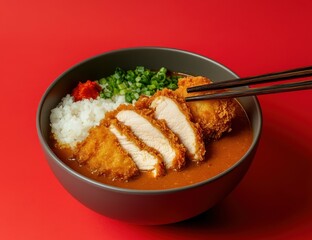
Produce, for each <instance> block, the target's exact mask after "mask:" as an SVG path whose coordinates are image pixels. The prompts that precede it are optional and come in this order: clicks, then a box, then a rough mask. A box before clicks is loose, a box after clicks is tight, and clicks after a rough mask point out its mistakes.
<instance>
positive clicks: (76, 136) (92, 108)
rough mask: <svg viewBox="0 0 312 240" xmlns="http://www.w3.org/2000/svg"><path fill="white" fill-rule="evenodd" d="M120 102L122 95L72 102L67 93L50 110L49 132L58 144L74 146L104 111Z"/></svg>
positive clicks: (123, 101)
mask: <svg viewBox="0 0 312 240" xmlns="http://www.w3.org/2000/svg"><path fill="white" fill-rule="evenodd" d="M122 103H125V97H124V96H115V97H113V100H110V99H103V98H100V97H98V98H97V99H84V100H82V101H77V102H74V99H73V97H72V96H70V95H69V94H67V95H66V96H65V97H64V98H63V99H62V101H61V102H60V103H59V104H58V106H57V107H56V108H54V109H52V110H51V115H50V122H51V132H52V134H53V135H54V137H55V139H56V140H57V142H58V143H59V144H61V145H66V146H69V147H71V148H74V147H75V146H76V144H77V143H78V142H80V141H83V140H84V139H85V138H86V137H87V136H88V131H89V129H90V128H91V127H93V126H97V125H98V124H99V123H100V121H101V120H102V119H103V118H104V115H105V113H106V112H108V111H111V110H114V109H116V108H117V107H118V106H119V105H120V104H122Z"/></svg>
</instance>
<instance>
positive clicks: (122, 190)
mask: <svg viewBox="0 0 312 240" xmlns="http://www.w3.org/2000/svg"><path fill="white" fill-rule="evenodd" d="M137 50H147V51H149V50H157V51H159V50H161V51H169V52H179V53H182V54H187V55H192V56H194V57H197V58H202V59H203V60H205V61H208V62H211V63H213V64H215V65H217V66H218V67H220V68H222V69H224V70H225V71H227V72H230V73H231V74H232V75H234V76H235V78H239V77H238V75H237V74H236V73H235V72H233V71H232V70H230V69H229V68H227V67H225V66H224V65H222V64H221V63H219V62H217V61H215V60H213V59H211V58H208V57H206V56H204V55H201V54H198V53H194V52H190V51H187V50H182V49H178V48H169V47H153V46H144V47H129V48H121V49H117V50H110V51H107V52H103V53H100V54H96V55H94V56H91V57H88V58H86V59H84V60H82V61H80V62H78V63H76V64H74V65H72V66H71V67H70V68H68V69H67V70H65V71H63V73H61V74H60V75H59V76H58V77H56V78H55V79H54V80H53V82H52V83H50V85H49V86H48V88H47V89H46V90H45V91H44V93H43V95H42V97H41V99H40V102H39V104H38V107H37V112H36V130H37V134H38V138H39V141H40V144H41V146H42V147H43V148H44V150H45V151H46V154H49V156H50V157H51V158H52V159H53V161H54V162H55V163H57V164H58V165H59V167H61V168H63V169H64V170H65V171H66V172H67V173H69V174H71V175H72V176H73V177H75V178H78V179H79V180H81V181H84V182H85V183H88V184H90V185H93V186H95V187H98V188H102V189H106V190H109V191H114V192H119V193H126V194H138V195H146V194H147V195H153V194H168V193H174V192H180V191H185V190H187V189H192V188H197V187H200V186H203V185H205V184H208V183H211V182H214V181H216V180H218V179H219V178H221V177H222V176H224V175H226V174H228V173H229V172H231V171H232V170H234V169H235V168H236V167H238V166H239V165H240V164H242V162H244V161H245V159H246V158H247V156H248V155H249V154H250V153H251V152H252V151H253V149H254V148H256V147H257V145H258V143H259V140H260V137H261V132H262V124H263V116H262V110H261V107H260V103H259V100H258V98H257V97H256V96H251V97H248V98H250V99H252V100H253V102H254V105H255V108H256V109H255V111H256V112H257V113H258V115H259V123H258V125H259V127H258V129H256V130H257V131H256V132H255V133H254V134H253V135H254V136H253V140H252V143H251V145H250V147H249V149H248V150H247V151H246V153H245V154H244V155H243V156H242V157H241V158H240V159H239V160H238V161H237V162H236V163H235V164H233V165H232V166H231V167H229V168H228V169H226V170H225V171H223V172H221V173H219V174H217V175H215V176H214V177H211V178H208V179H206V180H204V181H201V182H197V183H194V184H190V185H186V186H182V187H177V188H169V189H160V190H148V189H146V190H145V189H144V190H141V189H128V188H121V187H116V186H112V185H109V184H105V183H101V182H98V181H96V180H93V179H90V178H88V177H86V176H84V175H82V174H80V173H78V172H76V171H75V170H73V169H72V168H70V167H69V166H68V165H66V164H65V163H64V162H63V161H62V160H61V159H59V158H58V157H57V155H56V154H55V153H54V152H53V151H52V149H51V148H50V146H49V144H48V143H47V141H46V140H45V138H44V136H43V134H42V131H41V128H40V116H41V112H42V107H43V104H44V102H45V100H46V98H47V95H48V94H49V92H50V91H51V90H52V89H53V87H54V86H55V85H56V84H57V83H58V82H59V81H60V79H61V78H62V77H63V76H65V75H66V74H68V73H69V72H70V71H72V70H73V69H75V68H77V67H79V66H80V65H83V64H85V63H87V62H89V61H92V60H94V59H96V58H99V57H102V56H103V55H110V54H116V53H118V52H125V51H137Z"/></svg>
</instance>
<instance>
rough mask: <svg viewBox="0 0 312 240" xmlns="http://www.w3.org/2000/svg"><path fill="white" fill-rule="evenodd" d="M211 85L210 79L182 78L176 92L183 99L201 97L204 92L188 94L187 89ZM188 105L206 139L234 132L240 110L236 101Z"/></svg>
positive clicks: (191, 103)
mask: <svg viewBox="0 0 312 240" xmlns="http://www.w3.org/2000/svg"><path fill="white" fill-rule="evenodd" d="M209 83H211V80H210V79H208V78H206V77H201V76H199V77H189V76H188V77H184V78H180V79H179V82H178V88H177V89H176V90H175V92H176V93H177V94H178V95H179V96H181V97H183V98H185V97H188V96H196V95H201V94H203V92H197V93H187V91H186V89H187V88H188V87H191V86H197V85H203V84H209ZM206 93H207V92H206ZM187 105H188V106H189V108H190V111H191V114H192V115H193V117H194V121H195V122H198V123H199V125H200V126H201V128H202V129H203V135H204V138H205V139H208V140H216V139H219V138H220V137H221V136H222V134H223V133H226V132H230V131H231V130H232V129H231V123H232V120H233V118H234V117H235V115H236V111H237V110H236V109H237V108H238V103H237V102H236V100H235V99H213V100H201V101H193V102H187Z"/></svg>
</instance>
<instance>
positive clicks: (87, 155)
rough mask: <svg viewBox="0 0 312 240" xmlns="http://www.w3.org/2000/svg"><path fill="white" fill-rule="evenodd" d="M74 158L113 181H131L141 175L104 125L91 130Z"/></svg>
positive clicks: (79, 145)
mask: <svg viewBox="0 0 312 240" xmlns="http://www.w3.org/2000/svg"><path fill="white" fill-rule="evenodd" d="M74 157H75V159H76V160H77V161H78V162H79V163H80V164H86V165H87V166H88V167H89V168H90V170H91V171H92V172H93V173H96V174H98V175H105V176H106V177H107V178H109V179H112V180H129V179H130V178H132V177H135V176H137V175H138V174H139V173H140V171H139V169H138V167H137V166H136V164H135V162H134V161H133V160H132V158H131V156H130V155H129V154H128V152H127V151H126V150H125V149H124V148H123V147H122V146H121V144H120V143H119V141H118V139H117V138H116V136H115V135H114V134H113V133H112V132H111V131H110V130H109V129H108V128H107V127H106V126H105V125H104V124H100V125H99V126H96V127H93V128H91V129H90V131H89V135H88V137H87V138H86V139H85V140H84V141H82V142H80V143H78V144H77V147H76V149H75V153H74Z"/></svg>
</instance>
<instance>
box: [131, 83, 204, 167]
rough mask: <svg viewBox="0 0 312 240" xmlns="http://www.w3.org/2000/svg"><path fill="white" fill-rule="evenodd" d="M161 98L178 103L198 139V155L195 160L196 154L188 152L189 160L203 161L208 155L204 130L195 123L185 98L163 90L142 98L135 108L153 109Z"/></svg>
mask: <svg viewBox="0 0 312 240" xmlns="http://www.w3.org/2000/svg"><path fill="white" fill-rule="evenodd" d="M160 96H165V97H168V98H170V99H171V100H173V101H174V102H175V103H176V105H177V106H178V108H179V109H180V111H181V112H182V113H183V114H184V116H185V117H186V119H187V121H188V123H189V125H190V126H191V127H192V129H193V131H194V134H195V137H196V145H195V147H196V155H197V156H196V158H195V156H194V154H191V153H190V152H189V151H186V154H187V157H188V159H190V160H192V161H198V162H200V161H203V160H204V156H205V153H206V149H205V144H204V140H203V134H202V129H201V127H200V125H199V124H198V123H195V122H194V120H193V116H192V114H191V112H190V109H189V107H188V106H187V104H186V102H185V100H184V98H182V97H181V96H179V95H178V94H177V93H175V92H174V91H172V90H169V89H163V90H161V91H157V92H156V93H155V94H154V95H153V96H152V97H146V96H143V97H141V98H140V99H139V100H138V101H137V102H136V105H135V106H136V107H137V108H139V109H146V108H151V104H152V102H153V101H154V100H155V99H156V98H158V97H160Z"/></svg>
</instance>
